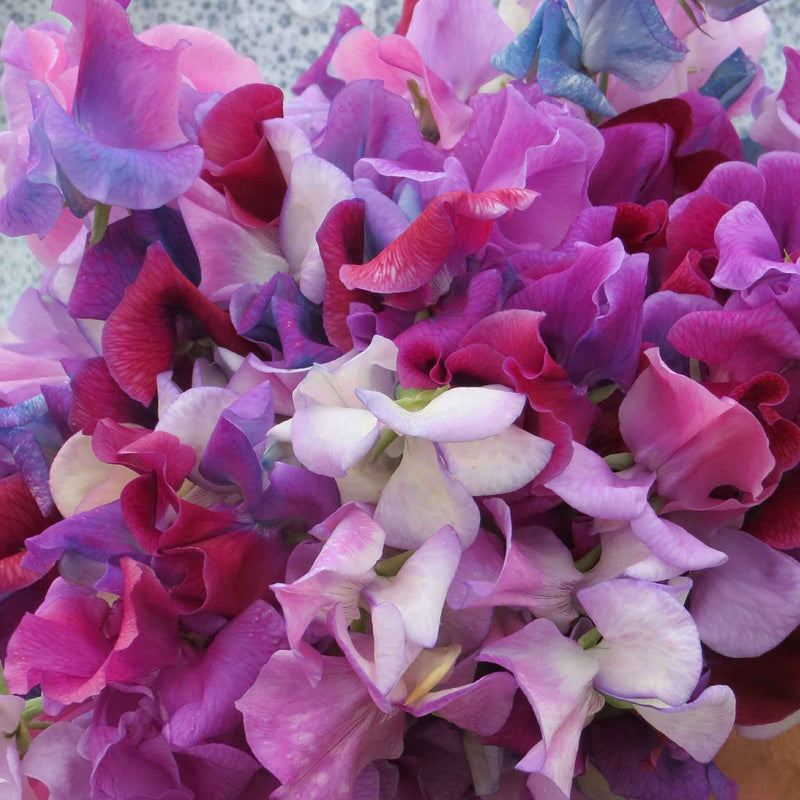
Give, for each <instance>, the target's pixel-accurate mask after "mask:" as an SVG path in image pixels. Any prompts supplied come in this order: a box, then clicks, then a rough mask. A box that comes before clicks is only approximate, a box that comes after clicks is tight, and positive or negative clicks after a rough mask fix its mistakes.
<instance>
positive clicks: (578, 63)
mask: <svg viewBox="0 0 800 800" xmlns="http://www.w3.org/2000/svg"><path fill="white" fill-rule="evenodd" d="M543 8H544V15H543V26H542V38H541V42H540V45H539V63H538V66H537V70H536V78H537V80H538V81H539V86H541V87H542V90H543V91H544V92H545V94H549V95H554V96H555V97H563V98H565V99H567V100H572V101H573V102H574V103H577V104H578V105H579V106H583V107H584V108H585V109H587V110H588V111H593V112H594V113H595V114H600V115H602V116H604V117H610V116H613V115H614V113H615V111H614V109H613V107H612V106H611V104H610V103H609V102H608V100H606V98H605V95H604V94H603V92H602V91H601V90H600V87H599V86H598V85H597V84H596V83H595V82H594V81H593V80H592V79H591V78H590V77H589V76H588V75H586V74H585V73H584V72H583V71H582V62H583V64H585V63H586V56H585V54H584V55H582V54H581V48H582V45H581V39H580V38H579V34H578V29H577V27H576V25H575V19H574V18H573V17H572V15H571V14H570V12H569V11H568V10H567V9H566V8H563V7H562V6H561V4H560V2H556V0H550V2H549V3H548V4H547V5H546V6H544V7H543ZM584 50H585V46H584ZM596 71H601V70H596Z"/></svg>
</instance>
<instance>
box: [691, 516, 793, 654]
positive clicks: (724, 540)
mask: <svg viewBox="0 0 800 800" xmlns="http://www.w3.org/2000/svg"><path fill="white" fill-rule="evenodd" d="M713 541H714V545H715V546H716V547H718V548H719V549H720V550H722V551H723V552H724V553H725V554H727V556H728V560H727V562H726V563H724V564H722V565H721V566H719V567H716V568H715V569H708V570H702V571H700V572H696V573H695V574H694V589H693V590H692V593H691V609H692V616H693V617H694V620H695V623H696V625H697V630H698V631H699V632H700V638H701V639H702V640H703V642H704V643H705V644H707V645H708V646H709V647H710V648H711V649H712V650H715V651H716V652H718V653H721V654H722V655H724V656H731V657H732V658H755V657H756V656H760V655H763V654H764V653H766V652H767V651H768V650H771V649H772V648H773V647H776V646H777V645H779V644H780V643H781V642H782V641H783V640H784V639H785V638H786V636H788V635H789V634H790V633H791V632H792V631H793V630H794V629H795V628H796V627H797V626H798V625H800V564H798V563H797V561H796V560H795V559H794V558H791V557H790V556H788V555H786V554H785V553H781V552H779V551H777V550H773V549H772V548H771V547H770V546H769V545H766V544H764V543H763V542H761V541H759V540H758V539H756V538H755V537H754V536H751V535H750V534H749V533H745V532H744V531H734V530H722V531H719V533H717V535H716V536H715V537H714V540H713Z"/></svg>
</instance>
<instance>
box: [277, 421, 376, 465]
mask: <svg viewBox="0 0 800 800" xmlns="http://www.w3.org/2000/svg"><path fill="white" fill-rule="evenodd" d="M379 429H380V424H379V423H378V421H377V420H376V419H375V417H374V416H373V415H372V414H370V412H369V411H366V410H364V409H359V408H340V407H336V406H312V407H310V408H301V409H299V410H298V411H297V413H296V414H295V415H294V417H293V418H292V449H293V450H294V454H295V456H297V460H298V461H299V462H300V463H301V464H302V465H303V466H304V467H307V468H308V469H310V470H313V471H314V472H316V473H317V474H318V475H328V476H330V477H331V478H340V477H343V476H344V475H345V474H346V473H347V470H349V469H350V467H352V466H354V465H355V464H357V463H358V462H359V461H360V460H361V459H362V458H363V457H364V456H365V455H366V454H367V453H368V452H369V451H370V450H371V449H372V447H373V446H374V445H375V443H376V442H377V441H378V436H379V434H380V430H379Z"/></svg>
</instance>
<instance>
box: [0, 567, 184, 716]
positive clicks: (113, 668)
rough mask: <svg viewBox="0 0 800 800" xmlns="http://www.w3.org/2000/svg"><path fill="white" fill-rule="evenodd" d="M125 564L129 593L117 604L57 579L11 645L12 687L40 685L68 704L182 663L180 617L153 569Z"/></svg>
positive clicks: (23, 689)
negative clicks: (115, 683)
mask: <svg viewBox="0 0 800 800" xmlns="http://www.w3.org/2000/svg"><path fill="white" fill-rule="evenodd" d="M121 568H122V573H123V576H124V582H125V585H124V594H123V596H122V597H119V598H115V600H114V604H113V605H112V606H109V604H108V602H107V601H106V599H105V598H103V597H100V596H98V595H96V594H95V592H94V591H93V590H91V589H88V588H87V587H85V586H73V585H70V584H68V583H67V582H66V581H64V580H62V579H60V578H59V579H57V580H56V581H54V583H53V585H52V586H51V588H50V591H49V592H48V594H47V598H46V599H45V602H44V603H43V604H42V606H41V607H40V608H39V609H38V611H37V613H36V615H29V616H27V617H26V618H25V619H24V621H23V622H22V623H21V624H20V626H19V627H18V628H17V630H16V631H15V633H14V636H12V638H11V641H10V642H9V649H8V656H7V659H6V663H5V665H4V667H5V675H6V679H7V680H8V685H9V687H10V688H11V689H12V690H15V691H16V692H17V693H20V694H27V692H29V691H30V689H31V688H32V687H33V686H36V685H39V684H41V686H42V692H43V694H44V696H45V697H47V698H49V699H50V700H53V701H55V702H56V703H59V704H63V705H69V704H70V703H75V702H81V701H82V700H85V699H87V698H90V697H93V696H95V695H96V694H98V693H99V692H100V690H101V689H102V688H103V687H104V686H105V685H106V684H108V683H111V682H114V681H136V680H138V679H141V678H145V677H146V676H147V675H149V674H150V673H151V672H152V671H153V670H154V669H156V668H158V667H160V666H163V665H165V664H169V663H172V662H174V661H175V660H177V657H178V652H179V651H178V631H177V616H176V614H175V612H174V610H173V609H172V606H171V604H170V602H169V598H168V596H167V593H166V591H165V590H164V588H163V587H162V586H161V584H160V583H159V582H158V580H157V579H156V577H155V575H154V574H153V572H152V570H150V569H149V568H147V567H144V566H143V565H141V564H139V563H137V562H135V561H133V560H132V559H129V558H123V559H122V560H121ZM76 619H80V620H81V624H80V626H78V627H75V625H74V624H73V623H74V620H76ZM45 632H47V633H45ZM90 643H91V644H90ZM55 652H58V654H59V655H58V658H57V659H56V660H54V659H53V655H54V653H55Z"/></svg>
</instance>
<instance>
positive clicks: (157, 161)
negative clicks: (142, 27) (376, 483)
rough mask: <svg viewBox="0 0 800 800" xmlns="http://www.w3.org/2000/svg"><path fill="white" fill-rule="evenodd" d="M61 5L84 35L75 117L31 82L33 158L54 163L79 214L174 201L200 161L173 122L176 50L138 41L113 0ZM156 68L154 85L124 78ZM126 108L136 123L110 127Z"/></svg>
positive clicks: (81, 37)
mask: <svg viewBox="0 0 800 800" xmlns="http://www.w3.org/2000/svg"><path fill="white" fill-rule="evenodd" d="M58 8H60V9H61V10H63V11H64V13H65V14H66V15H67V16H69V18H70V19H71V20H72V21H73V24H74V26H75V27H74V29H73V30H74V31H75V34H74V35H75V36H76V37H78V39H79V41H80V47H81V50H80V53H81V56H80V64H79V67H78V81H77V86H76V90H75V101H74V104H73V109H72V112H71V114H70V113H69V112H67V111H66V110H65V109H64V108H63V107H62V106H61V105H60V104H59V102H58V100H57V99H56V98H55V97H54V95H53V93H52V92H51V91H50V90H49V89H48V87H47V86H46V85H44V84H42V83H37V82H34V83H32V84H31V98H32V103H33V107H34V117H35V122H34V129H35V131H36V137H37V139H38V141H37V147H38V148H40V149H41V155H40V156H39V159H38V160H39V161H40V162H41V164H42V165H43V167H45V168H46V169H49V167H48V166H47V162H48V160H49V159H51V160H52V162H53V169H55V167H56V166H57V168H58V181H59V188H60V189H61V191H62V192H63V193H64V196H65V199H66V201H67V204H68V205H69V206H70V209H71V210H72V211H73V212H74V213H76V214H77V215H79V216H83V215H84V214H85V213H86V212H87V211H88V209H89V208H90V207H91V206H92V205H93V204H94V203H102V204H106V205H116V206H121V207H123V208H135V209H145V208H157V207H159V206H161V205H164V204H165V203H166V202H169V201H170V200H174V199H175V198H176V197H178V196H179V195H181V194H182V193H183V192H184V191H186V190H187V189H188V188H189V186H191V184H192V182H193V181H194V179H195V177H196V176H197V174H198V173H199V171H200V164H201V159H202V152H201V150H200V149H199V148H198V147H197V146H195V145H193V144H190V143H188V141H187V139H186V136H185V135H184V133H183V132H182V131H181V129H180V125H179V119H178V94H179V89H180V86H181V74H180V70H179V68H178V61H179V58H180V51H181V49H182V48H181V47H176V48H173V49H172V50H161V49H159V48H156V47H150V46H148V45H145V44H144V43H142V42H140V41H139V40H138V39H137V38H136V37H135V36H134V34H133V32H132V30H131V27H130V23H129V21H128V18H127V14H126V13H125V10H124V9H123V8H122V7H121V6H120V5H119V3H117V2H116V0H85V2H84V3H83V4H81V3H78V4H75V3H63V4H62V5H60V6H58ZM112 42H113V47H112V45H111V43H112ZM154 70H155V71H158V72H159V73H160V75H161V81H160V82H159V83H158V84H156V83H154V82H146V81H142V80H141V79H140V80H138V81H134V82H133V83H132V82H131V80H130V78H129V75H130V74H139V75H141V74H149V73H150V72H151V71H154ZM122 106H125V107H128V108H130V109H133V112H132V113H133V118H135V119H136V121H137V122H136V125H135V126H134V127H133V128H131V127H130V126H128V125H127V124H123V123H121V122H119V121H117V123H116V124H115V123H114V119H116V117H117V110H118V109H119V108H120V107H122ZM110 174H113V175H114V180H113V181H110V180H109V177H108V176H109V175H110Z"/></svg>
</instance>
